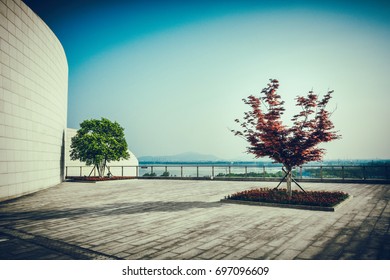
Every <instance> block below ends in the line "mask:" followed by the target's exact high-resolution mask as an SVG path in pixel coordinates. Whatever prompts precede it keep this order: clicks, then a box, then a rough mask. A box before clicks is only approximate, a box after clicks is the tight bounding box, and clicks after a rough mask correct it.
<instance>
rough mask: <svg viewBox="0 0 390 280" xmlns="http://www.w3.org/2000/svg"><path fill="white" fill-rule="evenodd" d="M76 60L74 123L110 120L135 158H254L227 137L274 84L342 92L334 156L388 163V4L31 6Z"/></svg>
mask: <svg viewBox="0 0 390 280" xmlns="http://www.w3.org/2000/svg"><path fill="white" fill-rule="evenodd" d="M25 2H26V3H27V4H31V5H30V6H31V7H32V8H33V10H35V11H36V12H37V13H38V15H40V16H41V17H42V18H43V19H44V20H45V22H46V23H47V24H48V25H49V26H50V28H52V29H53V31H54V32H55V34H56V35H57V36H58V38H59V40H60V41H61V43H62V44H63V46H64V49H65V52H66V54H67V58H68V63H69V103H68V127H74V128H78V126H79V124H80V123H81V122H82V121H83V120H85V119H91V118H101V117H106V118H108V119H110V120H112V121H117V122H119V123H120V124H121V125H122V126H123V127H124V128H125V134H126V139H127V142H128V145H129V148H130V150H131V151H132V152H133V153H134V154H135V155H136V156H142V155H174V154H180V153H183V152H187V151H195V152H199V153H203V154H213V155H215V156H217V157H220V158H240V157H243V158H246V159H249V160H251V158H252V156H250V155H246V154H245V153H244V152H245V147H246V146H247V143H246V142H245V141H244V140H243V139H241V138H239V137H235V136H234V135H233V134H232V133H231V132H230V131H229V129H230V128H231V129H233V128H236V124H235V123H234V119H236V118H242V116H243V113H244V111H246V110H248V109H249V107H247V106H245V105H244V104H243V102H242V101H241V99H242V98H245V97H247V96H248V95H250V94H257V93H259V92H260V91H261V89H262V88H264V87H265V86H266V84H267V83H268V79H269V78H276V79H278V80H279V81H280V90H279V94H280V95H281V96H282V99H283V100H284V101H285V102H286V106H285V107H286V119H287V122H286V124H288V123H289V122H288V119H289V117H291V116H292V115H293V114H294V113H296V110H297V108H296V107H295V106H294V103H295V101H294V98H295V97H296V96H297V95H304V94H306V93H307V92H308V91H309V90H311V89H313V90H314V91H315V92H316V93H319V94H325V93H326V92H327V90H328V89H332V90H334V94H333V99H332V100H331V102H330V104H329V110H330V111H333V110H334V109H336V108H337V109H336V110H335V112H334V114H333V115H332V118H331V119H332V121H333V122H334V125H335V130H338V131H339V133H340V134H341V135H342V139H340V140H336V141H333V142H330V143H325V144H323V145H321V147H323V148H325V149H326V154H325V157H324V159H325V160H327V159H375V158H383V159H387V158H390V148H389V147H388V141H389V139H390V126H389V125H388V123H387V122H388V120H389V119H390V110H388V106H389V105H388V104H389V102H388V101H389V94H388V90H389V89H390V79H389V78H388V75H389V73H390V5H389V4H388V3H386V2H383V1H353V2H350V1H347V0H343V1H315V3H313V1H303V0H302V1H294V2H293V3H288V2H287V3H286V2H285V1H249V0H248V1H245V0H243V1H234V0H231V1H213V2H210V1H188V2H186V3H183V2H179V1H159V2H155V1H142V2H137V1H136V2H131V3H129V2H128V1H123V0H113V1H110V2H107V1H101V0H95V1H87V2H86V3H84V2H81V3H80V1H75V0H68V1H62V0H59V1H58V2H56V3H55V4H54V3H52V2H51V1H48V0H46V1H38V0H27V1H25Z"/></svg>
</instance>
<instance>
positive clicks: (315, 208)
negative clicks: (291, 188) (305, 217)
mask: <svg viewBox="0 0 390 280" xmlns="http://www.w3.org/2000/svg"><path fill="white" fill-rule="evenodd" d="M352 197H353V196H352V195H350V196H349V197H348V198H347V199H345V200H343V201H341V202H340V203H339V204H337V205H335V206H331V207H326V206H312V205H294V204H282V203H270V202H260V201H259V202H258V201H244V200H233V199H221V200H220V202H222V203H231V204H241V205H251V206H266V207H278V208H292V209H300V210H312V211H325V212H335V211H336V210H338V209H340V208H341V207H342V206H343V205H344V204H346V203H347V202H348V201H350V200H351V199H352Z"/></svg>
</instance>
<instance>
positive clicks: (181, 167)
mask: <svg viewBox="0 0 390 280" xmlns="http://www.w3.org/2000/svg"><path fill="white" fill-rule="evenodd" d="M180 177H181V178H183V165H181V166H180Z"/></svg>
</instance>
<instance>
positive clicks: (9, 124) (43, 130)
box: [0, 0, 68, 201]
mask: <svg viewBox="0 0 390 280" xmlns="http://www.w3.org/2000/svg"><path fill="white" fill-rule="evenodd" d="M67 93H68V64H67V60H66V56H65V52H64V50H63V48H62V46H61V43H60V42H59V41H58V39H57V37H56V36H55V35H54V34H53V32H52V31H51V30H50V29H49V28H48V27H47V25H46V24H45V23H44V22H43V21H42V20H41V19H40V18H39V17H38V16H37V15H36V14H35V13H34V12H33V11H32V10H31V9H29V8H28V7H27V6H26V5H25V4H24V3H23V2H22V1H20V0H0V201H1V200H5V199H9V198H12V197H16V196H20V195H22V194H26V193H31V192H34V191H37V190H39V189H43V188H47V187H50V186H54V185H56V184H59V183H60V182H61V181H62V179H63V176H64V166H63V143H64V141H65V139H64V137H65V134H64V133H65V129H66V120H67Z"/></svg>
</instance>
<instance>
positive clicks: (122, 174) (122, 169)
mask: <svg viewBox="0 0 390 280" xmlns="http://www.w3.org/2000/svg"><path fill="white" fill-rule="evenodd" d="M122 177H123V165H122Z"/></svg>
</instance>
